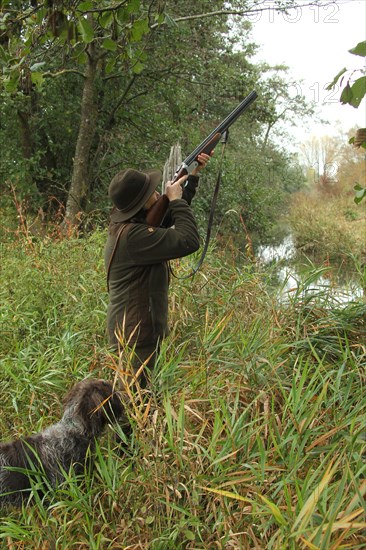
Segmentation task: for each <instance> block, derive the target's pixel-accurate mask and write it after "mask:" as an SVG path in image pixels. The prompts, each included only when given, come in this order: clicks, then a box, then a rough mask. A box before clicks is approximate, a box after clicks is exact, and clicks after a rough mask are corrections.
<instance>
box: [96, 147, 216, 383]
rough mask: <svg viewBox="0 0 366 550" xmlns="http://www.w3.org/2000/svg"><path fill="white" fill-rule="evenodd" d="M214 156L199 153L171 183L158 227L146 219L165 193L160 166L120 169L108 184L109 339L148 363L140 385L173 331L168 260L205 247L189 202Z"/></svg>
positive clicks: (137, 363) (135, 360) (136, 367)
mask: <svg viewBox="0 0 366 550" xmlns="http://www.w3.org/2000/svg"><path fill="white" fill-rule="evenodd" d="M209 158H210V155H208V154H205V153H203V154H199V155H198V157H197V161H198V163H199V164H198V165H197V167H195V168H194V170H193V171H192V173H191V174H190V175H184V176H182V177H180V178H179V179H177V180H176V181H175V182H174V183H173V182H168V183H167V185H166V188H165V196H166V197H167V199H168V202H169V205H168V209H167V212H166V214H165V217H164V220H163V221H162V223H161V225H160V226H159V227H154V226H151V225H150V224H148V222H147V220H146V217H147V214H148V212H149V210H150V209H151V208H152V207H153V206H154V204H155V203H156V202H157V201H158V200H159V197H160V194H159V193H158V191H157V190H156V188H157V186H158V184H159V183H160V182H161V179H162V174H161V172H160V171H159V170H150V171H147V172H140V171H138V170H134V169H131V168H128V169H126V170H123V171H122V172H119V173H118V174H116V175H115V176H114V178H113V179H112V181H111V183H110V186H109V197H110V199H111V201H112V203H113V205H114V207H113V209H112V212H111V216H110V225H109V233H108V238H107V242H106V245H105V250H104V260H105V267H106V271H107V281H108V290H109V305H108V310H107V334H108V341H109V344H110V345H111V346H112V348H113V350H114V351H118V350H120V351H121V349H122V348H123V346H127V348H128V350H129V351H130V352H131V353H132V356H133V359H132V367H133V369H134V371H135V372H137V371H138V370H139V369H140V367H141V365H142V364H144V369H143V373H142V375H141V378H140V385H141V386H145V385H146V379H147V377H148V372H149V371H150V370H152V369H153V367H154V365H155V362H156V357H157V353H158V349H159V343H160V342H161V340H162V339H163V338H164V337H165V336H166V335H167V334H168V290H169V270H168V261H169V260H172V259H174V258H182V257H184V256H187V255H189V254H192V253H193V252H195V251H196V250H198V248H199V246H200V242H199V235H198V231H197V225H196V221H195V218H194V216H193V212H192V210H191V208H190V204H191V201H192V199H193V197H194V195H195V193H196V188H197V186H198V181H199V177H198V173H199V172H200V171H201V170H202V169H203V168H204V167H205V166H206V164H207V162H208V160H209ZM183 184H185V185H184V189H183V187H182V186H183ZM173 226H174V227H173Z"/></svg>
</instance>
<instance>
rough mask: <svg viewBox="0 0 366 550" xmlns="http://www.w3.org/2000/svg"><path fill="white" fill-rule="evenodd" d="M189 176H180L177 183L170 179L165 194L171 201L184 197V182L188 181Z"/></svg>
mask: <svg viewBox="0 0 366 550" xmlns="http://www.w3.org/2000/svg"><path fill="white" fill-rule="evenodd" d="M187 177H188V176H183V177H182V178H179V180H177V181H176V182H175V183H172V182H171V181H168V183H167V184H166V187H165V194H166V196H167V197H168V199H169V200H170V201H174V200H175V199H181V198H182V194H183V188H182V183H184V182H185V181H186V179H187Z"/></svg>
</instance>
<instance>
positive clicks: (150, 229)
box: [147, 227, 155, 233]
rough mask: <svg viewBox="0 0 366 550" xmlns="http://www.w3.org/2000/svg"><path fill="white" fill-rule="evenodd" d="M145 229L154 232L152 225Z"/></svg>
mask: <svg viewBox="0 0 366 550" xmlns="http://www.w3.org/2000/svg"><path fill="white" fill-rule="evenodd" d="M147 230H148V232H149V233H154V231H155V228H154V227H148V228H147Z"/></svg>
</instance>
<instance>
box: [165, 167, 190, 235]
mask: <svg viewBox="0 0 366 550" xmlns="http://www.w3.org/2000/svg"><path fill="white" fill-rule="evenodd" d="M198 182H199V177H198V176H192V175H190V176H188V178H187V181H186V185H184V186H183V195H182V199H184V200H185V201H186V202H187V203H188V204H191V202H192V199H193V197H194V196H195V194H196V189H197V187H198ZM173 224H174V222H173V220H172V214H171V210H170V205H169V208H168V211H167V213H166V214H165V217H164V220H163V223H162V224H161V225H162V227H171V226H172V225H173Z"/></svg>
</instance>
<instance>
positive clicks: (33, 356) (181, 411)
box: [0, 231, 366, 550]
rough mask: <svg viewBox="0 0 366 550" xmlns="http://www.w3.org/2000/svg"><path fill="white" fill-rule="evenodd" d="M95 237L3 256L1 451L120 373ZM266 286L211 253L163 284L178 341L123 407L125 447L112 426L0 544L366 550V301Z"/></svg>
mask: <svg viewBox="0 0 366 550" xmlns="http://www.w3.org/2000/svg"><path fill="white" fill-rule="evenodd" d="M104 237H105V236H104V234H103V233H102V232H98V231H97V232H95V233H93V234H92V235H90V236H88V237H86V238H83V239H76V238H75V239H72V238H70V239H65V240H62V239H61V240H58V241H57V242H55V241H54V240H52V239H47V238H39V239H38V240H34V239H33V240H32V241H31V242H29V240H22V239H18V240H17V242H9V243H7V244H6V245H4V246H3V248H2V265H3V269H2V281H1V287H0V292H1V321H2V324H1V326H2V330H3V334H2V338H1V369H0V383H1V386H2V409H1V413H0V430H1V434H2V439H4V440H8V439H11V438H15V437H19V436H21V435H24V434H28V433H32V432H36V431H39V430H41V429H43V428H44V427H45V426H47V425H49V424H50V423H52V422H54V421H56V420H58V419H59V417H60V414H61V410H60V400H61V397H62V396H63V395H64V393H66V391H67V389H68V388H69V387H70V386H72V385H73V384H74V383H75V382H76V381H77V380H81V379H83V378H85V377H87V376H93V377H103V378H106V379H113V378H114V379H115V378H118V377H119V376H120V375H119V372H120V369H121V367H123V366H124V363H125V361H126V358H125V357H121V358H120V364H119V363H118V361H117V359H116V358H115V357H113V356H112V355H111V354H110V353H109V350H108V347H107V345H106V338H105V316H106V304H107V293H106V284H105V276H104V267H103V263H102V247H103V243H104ZM189 263H190V260H187V261H184V262H180V263H177V264H175V265H174V269H175V272H176V274H177V275H183V274H184V273H187V272H188V271H189V269H190V268H189ZM266 281H267V275H266V274H264V273H261V272H260V271H258V270H257V268H256V267H255V265H253V264H252V263H250V264H247V263H245V262H243V263H242V265H240V266H239V265H238V264H237V265H234V264H233V265H231V264H230V263H229V262H228V261H227V258H224V256H223V255H221V254H220V251H219V250H211V251H210V253H209V255H208V259H207V260H206V263H205V265H204V267H203V269H202V270H201V271H200V272H199V273H198V274H197V275H196V276H195V277H194V278H193V279H191V280H179V279H174V278H173V280H172V287H171V310H170V321H171V326H172V332H171V335H170V336H169V337H168V338H167V339H166V341H165V342H164V344H163V346H162V350H161V353H160V357H159V363H158V367H157V369H156V372H155V373H154V379H153V383H152V385H151V387H150V389H149V391H148V392H147V395H146V397H145V399H144V400H143V402H142V403H141V401H140V400H139V399H137V398H136V395H135V394H131V398H130V399H131V401H130V405H131V407H130V412H129V414H130V420H131V424H132V428H133V429H132V435H131V438H130V440H129V441H128V445H127V448H126V449H121V448H120V447H119V445H118V444H117V443H116V437H115V434H114V431H117V432H118V433H120V432H121V428H120V427H119V426H114V427H113V426H111V427H110V428H109V430H108V433H106V434H105V435H104V436H103V437H102V438H101V440H100V441H99V443H98V445H97V449H96V457H95V465H94V470H93V472H92V473H90V472H86V473H85V475H83V476H82V479H76V478H75V476H73V475H72V473H70V475H69V477H68V479H67V480H66V482H65V483H64V484H63V485H62V486H61V487H59V488H58V489H57V490H56V491H54V492H53V493H52V494H49V495H46V498H45V499H44V500H43V501H42V500H39V499H38V500H37V499H36V500H35V502H33V503H30V504H29V505H27V506H26V505H24V507H23V509H21V510H15V509H8V510H2V511H1V512H0V513H1V522H0V541H1V544H2V547H3V548H9V549H15V548H16V549H20V548H21V549H23V548H35V549H42V548H43V549H51V548H54V549H56V548H57V549H60V550H61V549H65V550H66V549H70V548H77V549H89V548H91V549H109V548H111V549H112V548H125V549H127V548H133V549H139V548H141V549H151V550H166V549H167V550H168V549H170V548H171V549H179V548H181V549H187V550H193V549H213V548H218V549H225V550H231V549H244V550H245V549H248V550H249V549H254V548H256V549H285V548H286V549H287V548H289V549H294V550H297V549H307V548H309V549H322V550H326V549H336V548H357V549H361V548H366V536H365V529H366V520H365V512H366V506H365V495H366V480H365V462H364V458H365V446H366V445H365V443H366V442H365V428H366V402H365V397H364V396H365V362H366V361H365V359H366V355H365V351H366V350H365V342H366V326H365V320H366V304H365V302H364V301H363V300H359V301H357V302H353V303H349V304H348V305H342V306H341V305H337V304H336V303H334V302H331V301H330V300H328V301H324V300H323V299H321V298H322V297H321V296H319V295H317V294H312V295H305V294H300V293H299V294H298V295H295V296H294V297H293V299H292V300H290V301H289V302H287V303H286V304H280V303H278V302H277V301H276V300H275V298H274V297H272V294H271V293H270V292H269V291H268V287H267V283H266ZM323 294H324V292H323ZM120 435H121V433H120ZM122 435H123V434H122Z"/></svg>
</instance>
